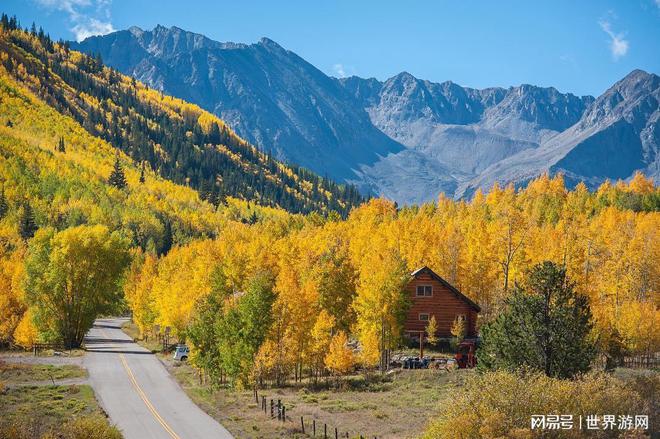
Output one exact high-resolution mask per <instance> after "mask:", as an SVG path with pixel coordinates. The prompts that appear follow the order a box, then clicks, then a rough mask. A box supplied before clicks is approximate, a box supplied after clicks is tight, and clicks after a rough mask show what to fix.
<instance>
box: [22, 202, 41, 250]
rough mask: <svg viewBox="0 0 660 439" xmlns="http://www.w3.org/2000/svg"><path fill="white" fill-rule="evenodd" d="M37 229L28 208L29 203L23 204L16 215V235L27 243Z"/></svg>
mask: <svg viewBox="0 0 660 439" xmlns="http://www.w3.org/2000/svg"><path fill="white" fill-rule="evenodd" d="M37 229H38V227H37V223H36V222H35V221H34V212H33V211H32V206H30V203H28V202H25V204H24V205H23V207H21V209H20V211H19V213H18V233H19V235H21V238H23V239H24V240H26V241H27V240H28V239H30V238H32V237H33V236H34V234H35V232H36V231H37Z"/></svg>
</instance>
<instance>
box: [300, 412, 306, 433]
mask: <svg viewBox="0 0 660 439" xmlns="http://www.w3.org/2000/svg"><path fill="white" fill-rule="evenodd" d="M300 428H302V432H303V434H305V419H304V418H303V417H302V416H301V417H300Z"/></svg>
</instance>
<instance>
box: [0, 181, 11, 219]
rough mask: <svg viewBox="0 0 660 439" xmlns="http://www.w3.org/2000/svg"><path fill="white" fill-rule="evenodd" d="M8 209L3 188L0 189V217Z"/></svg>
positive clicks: (3, 215)
mask: <svg viewBox="0 0 660 439" xmlns="http://www.w3.org/2000/svg"><path fill="white" fill-rule="evenodd" d="M8 210H9V205H8V204H7V198H6V197H5V188H4V187H3V188H2V189H0V219H2V218H4V217H5V215H6V214H7V211H8Z"/></svg>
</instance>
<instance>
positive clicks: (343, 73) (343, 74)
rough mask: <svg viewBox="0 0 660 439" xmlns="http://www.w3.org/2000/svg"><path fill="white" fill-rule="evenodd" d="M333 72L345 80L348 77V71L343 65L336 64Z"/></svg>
mask: <svg viewBox="0 0 660 439" xmlns="http://www.w3.org/2000/svg"><path fill="white" fill-rule="evenodd" d="M332 70H334V72H335V73H336V74H337V76H339V77H340V78H345V77H346V69H345V68H344V65H343V64H335V65H334V66H332Z"/></svg>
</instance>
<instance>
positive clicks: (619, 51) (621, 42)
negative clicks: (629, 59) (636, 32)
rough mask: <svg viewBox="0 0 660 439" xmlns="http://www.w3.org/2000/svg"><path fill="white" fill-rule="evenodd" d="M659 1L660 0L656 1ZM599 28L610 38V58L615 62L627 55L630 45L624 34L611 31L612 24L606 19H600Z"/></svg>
mask: <svg viewBox="0 0 660 439" xmlns="http://www.w3.org/2000/svg"><path fill="white" fill-rule="evenodd" d="M656 1H660V0H656ZM598 24H599V25H600V28H601V29H603V31H604V32H605V33H606V34H607V35H608V36H609V37H610V41H609V43H610V52H612V58H614V60H615V61H617V60H619V58H621V57H622V56H625V55H626V53H628V48H629V47H630V43H628V40H626V38H625V36H626V34H625V33H624V32H619V33H617V32H615V31H613V30H612V23H611V22H610V21H609V20H608V19H605V18H603V19H601V20H600V21H598Z"/></svg>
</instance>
